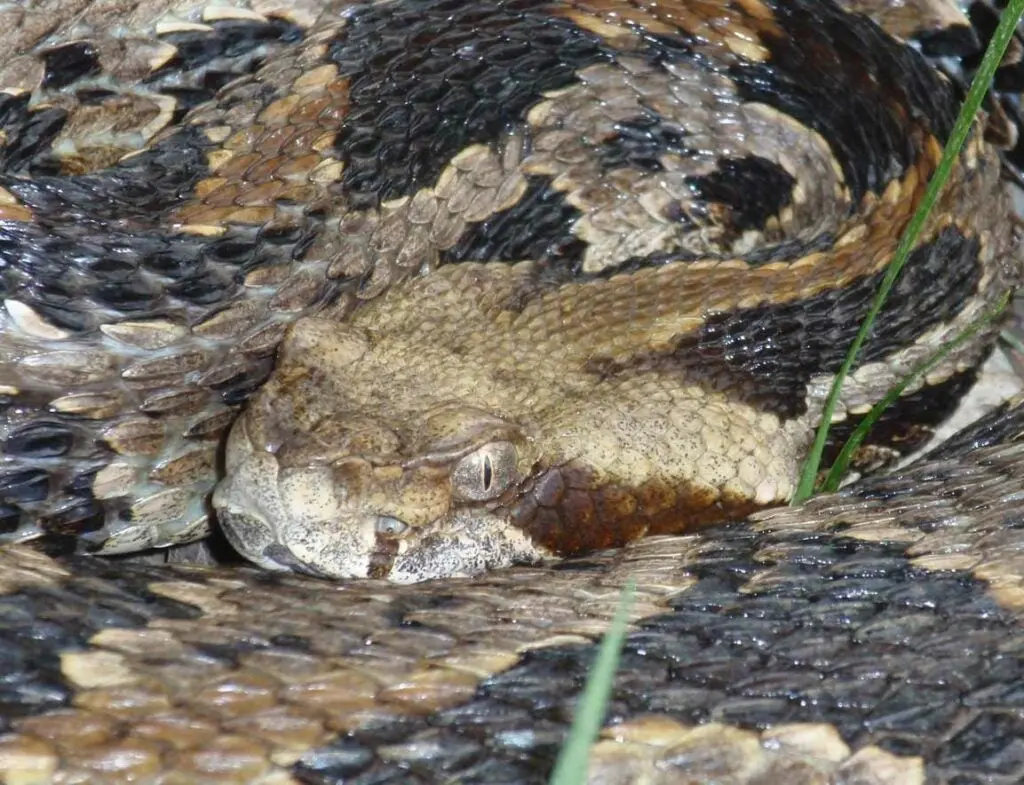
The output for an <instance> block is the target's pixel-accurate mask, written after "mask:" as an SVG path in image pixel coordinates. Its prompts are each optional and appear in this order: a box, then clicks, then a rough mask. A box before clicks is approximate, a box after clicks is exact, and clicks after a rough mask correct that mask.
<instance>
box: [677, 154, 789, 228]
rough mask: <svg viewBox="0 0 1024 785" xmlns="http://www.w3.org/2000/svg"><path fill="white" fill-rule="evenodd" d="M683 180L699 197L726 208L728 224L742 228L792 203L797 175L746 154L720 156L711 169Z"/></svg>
mask: <svg viewBox="0 0 1024 785" xmlns="http://www.w3.org/2000/svg"><path fill="white" fill-rule="evenodd" d="M686 183H687V185H688V186H690V189H691V190H692V191H693V193H694V194H695V195H696V196H697V197H699V198H700V199H703V200H705V201H707V202H711V203H713V204H719V205H722V206H723V207H725V208H727V210H728V221H729V224H730V226H731V227H732V228H733V229H735V230H736V231H737V232H742V231H745V230H747V229H760V228H761V227H762V226H763V225H764V222H765V221H766V220H767V219H768V218H770V217H771V216H773V215H778V214H779V211H780V210H782V208H783V207H786V206H788V205H789V204H791V203H792V201H793V186H794V185H796V178H795V177H793V175H791V174H790V173H789V172H787V171H786V170H785V169H783V168H782V167H781V166H779V165H778V164H777V163H775V162H774V161H769V160H768V159H766V158H761V157H760V156H757V155H747V156H744V157H743V158H719V159H718V166H717V168H716V169H715V171H714V172H712V173H711V174H709V175H707V176H705V177H689V178H687V181H686Z"/></svg>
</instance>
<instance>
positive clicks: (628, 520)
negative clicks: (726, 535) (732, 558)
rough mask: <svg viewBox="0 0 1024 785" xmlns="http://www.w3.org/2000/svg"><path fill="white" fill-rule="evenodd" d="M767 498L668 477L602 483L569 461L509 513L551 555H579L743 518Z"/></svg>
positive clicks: (552, 472)
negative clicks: (637, 483) (638, 483)
mask: <svg viewBox="0 0 1024 785" xmlns="http://www.w3.org/2000/svg"><path fill="white" fill-rule="evenodd" d="M766 501H769V500H763V499H762V500H758V501H754V500H753V499H751V498H749V497H746V496H741V495H739V494H735V493H732V492H730V491H729V490H724V491H722V490H719V489H717V488H714V487H710V486H706V485H705V486H701V485H699V484H698V483H696V482H694V483H689V484H678V482H677V481H672V480H670V479H668V478H665V479H661V480H659V479H658V478H652V479H649V480H647V481H646V482H645V483H644V484H643V485H641V486H639V487H633V486H628V485H617V484H615V483H614V482H609V481H607V480H601V481H599V480H598V479H597V478H596V477H595V476H594V475H593V473H592V471H590V470H588V468H587V467H573V466H572V465H569V466H565V467H561V468H558V469H552V470H549V471H548V472H546V473H545V474H543V475H541V477H539V478H538V480H537V482H536V484H535V485H534V487H533V488H531V489H530V490H529V491H528V492H527V494H526V496H525V498H523V499H521V500H519V501H518V502H516V503H515V504H514V505H513V506H512V508H511V512H510V515H511V520H512V521H513V523H514V524H515V525H516V526H518V527H520V528H521V529H523V530H524V531H525V532H526V533H527V534H528V535H529V536H530V537H531V539H532V540H533V541H534V542H536V543H537V544H539V545H541V546H542V547H544V548H547V549H548V550H549V551H550V552H551V553H556V554H558V555H560V556H576V555H579V554H583V553H589V552H592V551H594V550H600V549H603V548H619V547H621V546H623V545H625V544H626V543H629V542H632V541H634V540H637V539H639V538H641V537H645V536H650V535H656V534H684V533H691V532H694V531H697V530H699V529H700V528H702V527H704V526H707V525H709V524H715V523H721V522H722V521H728V520H740V519H742V518H744V517H746V516H747V515H749V514H750V513H752V512H754V511H755V510H758V509H761V508H762V507H763V506H764V504H765V502H766ZM771 501H775V502H776V503H777V502H781V501H784V500H783V499H776V500H771Z"/></svg>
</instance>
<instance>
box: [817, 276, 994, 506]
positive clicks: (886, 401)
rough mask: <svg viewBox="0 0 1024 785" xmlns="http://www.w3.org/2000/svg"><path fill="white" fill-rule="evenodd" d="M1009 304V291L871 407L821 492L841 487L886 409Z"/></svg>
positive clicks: (840, 452)
mask: <svg viewBox="0 0 1024 785" xmlns="http://www.w3.org/2000/svg"><path fill="white" fill-rule="evenodd" d="M1009 302H1010V292H1007V293H1006V294H1005V295H1003V298H1002V300H1000V301H999V302H998V303H997V304H996V306H995V307H993V308H990V309H989V310H988V311H986V312H985V313H984V314H982V315H981V316H980V317H978V318H977V319H976V320H974V321H973V322H972V323H971V324H969V325H967V327H965V328H964V329H963V330H961V331H960V332H959V333H958V334H957V336H956V337H955V338H954V339H953V340H952V341H950V342H949V343H948V344H946V345H945V346H943V347H942V348H941V349H940V350H939V351H937V352H935V353H934V354H932V355H931V356H930V357H928V358H927V359H926V360H924V361H923V362H921V363H919V364H918V365H917V366H916V367H915V368H914V369H913V370H912V371H911V372H910V373H908V374H907V375H906V376H904V377H903V378H902V379H900V381H898V382H897V383H896V384H894V385H893V386H892V387H890V388H889V391H888V392H887V393H886V394H885V397H883V398H882V400H880V401H879V402H878V403H876V404H875V405H874V406H873V407H871V411H870V412H868V413H867V415H865V417H864V419H863V420H861V421H860V423H859V424H858V425H857V427H856V428H855V429H854V431H853V433H852V434H850V438H849V439H847V440H846V443H845V444H844V445H843V448H842V449H841V450H840V451H839V455H837V456H836V460H835V462H834V463H833V464H832V468H831V469H829V472H828V476H827V477H826V478H825V481H824V482H823V483H822V485H821V488H820V490H821V491H823V492H828V491H834V490H836V489H837V488H838V487H839V483H841V482H842V480H843V477H844V476H845V475H846V471H847V468H848V467H849V465H850V458H852V457H853V453H854V451H855V450H856V449H857V448H858V447H860V445H861V442H863V441H864V439H865V438H866V437H867V435H868V432H869V431H870V430H871V428H872V427H874V424H875V423H876V422H878V418H879V417H881V416H882V414H884V413H885V410H886V409H888V408H889V406H891V405H892V404H893V403H894V402H895V401H896V399H897V398H899V397H900V396H901V395H902V394H903V391H904V390H905V389H907V387H908V386H909V385H910V384H911V383H913V382H914V381H915V380H916V379H920V378H921V377H922V376H924V375H925V374H927V373H928V372H929V371H931V370H932V369H933V368H935V367H936V366H937V365H938V364H939V363H940V362H942V361H943V360H944V359H946V357H948V356H949V354H950V352H952V351H953V350H954V349H956V348H957V347H958V346H962V345H963V344H964V343H966V342H967V341H969V340H970V339H971V338H973V337H974V336H975V335H977V334H978V333H979V332H981V331H982V330H984V329H985V328H986V327H988V326H989V325H991V324H992V323H993V322H994V321H995V320H996V319H998V318H999V316H1000V315H1001V314H1002V313H1003V311H1004V310H1005V309H1006V306H1007V305H1008V304H1009Z"/></svg>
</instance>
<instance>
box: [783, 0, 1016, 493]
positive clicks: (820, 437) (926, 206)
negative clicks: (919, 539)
mask: <svg viewBox="0 0 1024 785" xmlns="http://www.w3.org/2000/svg"><path fill="white" fill-rule="evenodd" d="M1022 11H1024V0H1010V3H1009V4H1008V6H1007V8H1006V9H1005V10H1004V11H1003V14H1002V16H1001V18H1000V20H999V25H998V27H997V28H996V31H995V34H994V35H993V36H992V41H991V43H990V44H989V46H988V49H986V50H985V56H984V57H983V58H982V61H981V65H980V66H979V67H978V72H977V73H976V74H975V77H974V80H973V81H972V82H971V87H970V89H969V90H968V91H967V97H966V98H965V99H964V103H963V106H962V107H961V108H960V115H959V116H958V117H957V119H956V123H955V124H954V126H953V130H952V132H951V133H950V135H949V139H948V140H947V142H946V147H945V149H944V150H943V152H942V158H941V160H940V161H939V165H938V167H936V170H935V174H934V175H933V176H932V178H931V180H929V182H928V187H927V188H926V189H925V193H924V196H923V197H922V199H921V203H920V204H919V205H918V207H917V210H916V211H915V212H914V215H913V216H912V217H911V219H910V221H909V223H908V224H907V227H906V229H905V230H904V232H903V235H902V236H901V237H900V242H899V245H898V246H897V247H896V253H895V254H894V255H893V258H892V261H891V262H890V263H889V266H888V267H887V268H886V271H885V275H884V276H883V278H882V283H881V285H880V286H879V287H878V291H877V292H876V294H875V298H874V299H873V300H872V301H871V307H870V308H869V309H868V313H867V315H866V316H865V317H864V321H863V322H862V323H861V326H860V330H859V331H858V333H857V335H856V337H854V339H853V342H852V343H851V344H850V350H849V352H848V353H847V355H846V359H845V360H844V361H843V364H842V366H841V367H840V369H839V372H838V373H837V374H836V378H835V381H834V382H833V384H832V389H831V390H829V394H828V397H827V398H826V399H825V406H824V409H823V411H822V416H821V424H820V425H819V426H818V430H817V432H816V433H815V437H814V444H813V446H812V447H811V450H810V453H809V454H808V456H807V460H806V461H805V462H804V465H803V469H802V470H801V474H800V482H799V484H798V485H797V489H796V492H795V493H794V494H793V499H792V501H791V504H800V503H802V502H804V501H806V500H807V499H808V498H810V496H811V495H812V494H813V493H814V484H815V479H816V478H817V475H818V469H819V467H820V466H821V457H822V454H823V453H824V450H825V444H826V442H827V441H828V430H829V426H830V425H831V422H832V416H833V414H834V412H835V409H836V403H837V402H838V400H839V392H840V390H842V386H843V381H844V380H845V379H846V376H847V374H849V372H850V369H851V368H852V367H853V363H854V361H855V360H856V359H857V354H858V352H859V351H860V348H861V346H862V345H863V343H864V341H865V339H866V338H867V335H868V333H869V332H870V331H871V328H872V326H873V325H874V323H875V319H876V318H877V317H878V313H879V311H881V310H882V305H883V304H884V303H885V300H886V298H887V297H888V296H889V291H890V290H891V289H892V286H893V284H894V283H895V281H896V278H897V277H898V276H899V274H900V271H901V270H902V269H903V265H905V264H906V262H907V259H908V257H909V256H910V251H911V250H912V249H913V247H914V244H915V243H916V242H917V237H918V235H919V234H920V233H921V229H922V228H923V227H924V223H925V221H926V220H927V219H928V214H929V213H930V212H931V210H932V208H933V207H934V206H935V202H936V201H937V199H938V197H939V193H940V192H941V191H942V188H943V186H944V185H945V184H946V180H947V179H949V173H950V171H951V170H952V168H953V164H954V162H955V161H956V158H957V156H958V155H959V153H960V148H961V147H962V146H963V143H964V140H966V139H967V135H968V133H969V132H970V130H971V124H972V123H973V122H974V116H975V115H976V114H977V112H978V109H979V107H980V106H981V102H982V100H983V99H984V97H985V93H986V92H988V88H989V85H990V84H991V83H992V77H993V75H994V74H995V72H996V68H997V67H998V66H999V62H1000V60H1002V57H1003V52H1005V51H1006V46H1007V44H1009V42H1010V38H1011V37H1012V36H1013V33H1014V31H1015V29H1016V27H1017V22H1018V21H1019V20H1020V16H1021V12H1022Z"/></svg>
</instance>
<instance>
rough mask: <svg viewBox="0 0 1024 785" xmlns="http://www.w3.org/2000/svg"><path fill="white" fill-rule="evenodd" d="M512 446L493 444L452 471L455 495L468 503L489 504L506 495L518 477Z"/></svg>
mask: <svg viewBox="0 0 1024 785" xmlns="http://www.w3.org/2000/svg"><path fill="white" fill-rule="evenodd" d="M518 457H519V456H518V453H517V451H516V447H515V445H514V444H512V442H491V443H490V444H485V445H484V446H483V447H481V448H480V449H479V450H476V451H475V452H471V453H470V454H469V455H467V456H465V457H464V458H462V459H461V460H460V461H459V462H458V463H457V464H455V468H454V469H453V470H452V492H453V493H454V495H455V496H456V498H458V499H462V500H465V501H474V502H480V501H487V500H488V499H494V498H496V497H498V496H500V495H501V494H502V493H504V492H505V489H506V488H508V486H509V485H511V484H512V483H513V481H514V480H515V479H516V478H517V477H518V476H519V472H518V470H517V468H516V464H517V461H518Z"/></svg>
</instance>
